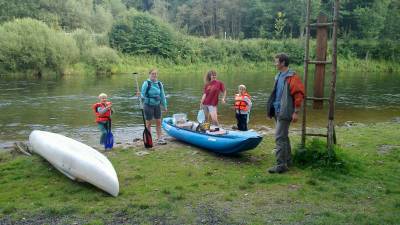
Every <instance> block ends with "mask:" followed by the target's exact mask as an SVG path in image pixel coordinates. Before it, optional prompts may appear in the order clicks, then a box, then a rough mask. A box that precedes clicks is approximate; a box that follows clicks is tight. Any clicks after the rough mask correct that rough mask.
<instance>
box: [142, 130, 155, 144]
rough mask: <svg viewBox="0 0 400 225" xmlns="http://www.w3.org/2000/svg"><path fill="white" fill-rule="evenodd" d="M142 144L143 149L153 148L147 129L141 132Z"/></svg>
mask: <svg viewBox="0 0 400 225" xmlns="http://www.w3.org/2000/svg"><path fill="white" fill-rule="evenodd" d="M143 143H144V147H145V148H152V147H153V138H151V134H150V132H149V130H147V129H144V131H143Z"/></svg>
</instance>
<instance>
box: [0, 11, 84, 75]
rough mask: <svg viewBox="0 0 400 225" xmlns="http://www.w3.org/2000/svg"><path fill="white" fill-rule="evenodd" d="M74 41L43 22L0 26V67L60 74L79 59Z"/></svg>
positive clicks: (11, 69) (21, 21)
mask: <svg viewBox="0 0 400 225" xmlns="http://www.w3.org/2000/svg"><path fill="white" fill-rule="evenodd" d="M78 56H79V50H78V48H77V47H76V45H75V41H74V39H72V38H71V37H69V36H68V35H66V34H65V33H63V32H58V31H55V30H52V29H50V28H49V27H48V26H47V25H46V24H44V23H43V22H40V21H37V20H33V19H17V20H14V21H13V22H7V23H4V24H2V25H1V26H0V67H2V69H3V70H7V71H24V70H33V71H35V72H37V73H41V71H42V70H43V69H45V68H51V69H53V70H56V71H58V72H62V71H63V70H64V69H65V67H66V66H68V65H70V64H72V63H75V62H77V61H78V59H79V57H78Z"/></svg>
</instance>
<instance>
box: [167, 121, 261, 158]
mask: <svg viewBox="0 0 400 225" xmlns="http://www.w3.org/2000/svg"><path fill="white" fill-rule="evenodd" d="M162 127H163V129H164V130H165V132H167V133H168V134H169V135H170V136H172V137H174V138H176V139H178V140H180V141H183V142H186V143H188V144H191V145H194V146H197V147H200V148H204V149H207V150H210V151H213V152H217V153H221V154H233V153H238V152H243V151H247V150H250V149H253V148H255V147H257V145H258V144H259V143H260V142H261V140H262V137H261V136H260V135H259V134H258V133H257V132H255V131H226V133H225V134H218V135H214V134H210V133H203V132H198V131H194V130H190V129H185V128H181V127H178V126H175V125H173V119H172V118H171V117H167V118H164V119H163V122H162Z"/></svg>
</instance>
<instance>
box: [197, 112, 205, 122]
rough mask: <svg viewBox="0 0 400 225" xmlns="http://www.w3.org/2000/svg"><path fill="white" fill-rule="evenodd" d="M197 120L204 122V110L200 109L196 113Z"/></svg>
mask: <svg viewBox="0 0 400 225" xmlns="http://www.w3.org/2000/svg"><path fill="white" fill-rule="evenodd" d="M197 122H199V123H204V122H206V115H205V114H204V110H203V109H200V110H199V112H198V113H197Z"/></svg>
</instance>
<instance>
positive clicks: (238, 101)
mask: <svg viewBox="0 0 400 225" xmlns="http://www.w3.org/2000/svg"><path fill="white" fill-rule="evenodd" d="M244 97H247V98H249V99H250V98H251V97H250V95H249V94H248V93H244V94H243V95H239V94H236V95H235V109H236V110H240V111H244V112H247V111H248V110H249V107H248V105H247V102H246V101H245V100H244Z"/></svg>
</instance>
